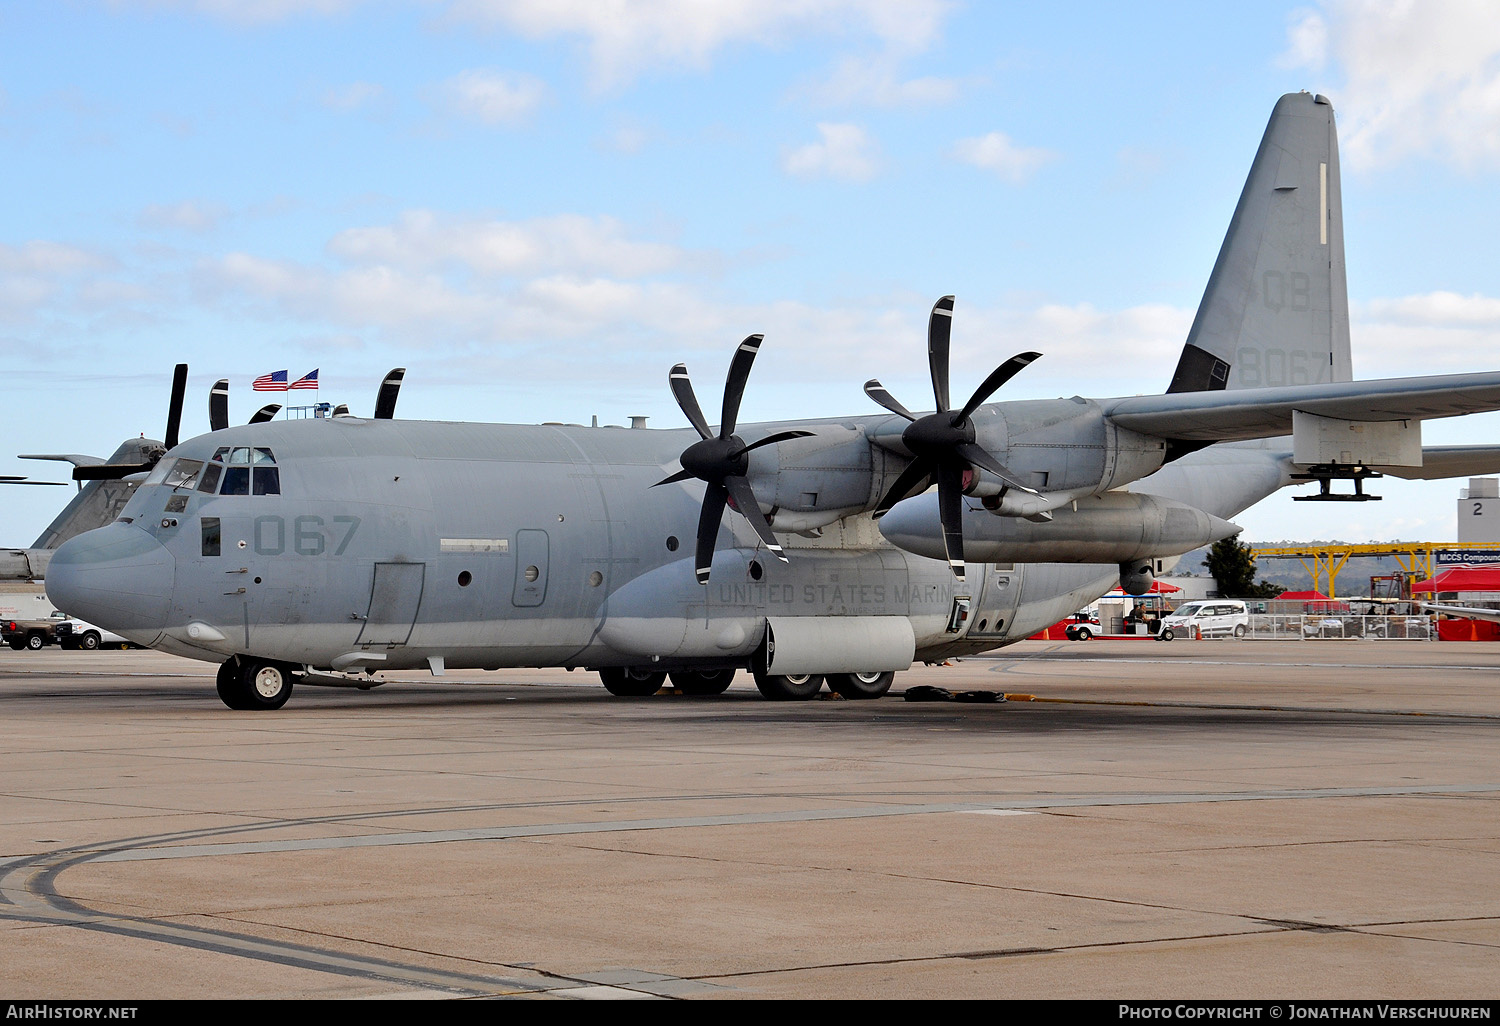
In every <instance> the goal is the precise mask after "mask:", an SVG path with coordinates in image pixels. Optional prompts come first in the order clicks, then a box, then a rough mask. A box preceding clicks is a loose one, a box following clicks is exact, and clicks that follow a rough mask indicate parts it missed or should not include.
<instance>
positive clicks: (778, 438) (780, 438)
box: [740, 431, 812, 454]
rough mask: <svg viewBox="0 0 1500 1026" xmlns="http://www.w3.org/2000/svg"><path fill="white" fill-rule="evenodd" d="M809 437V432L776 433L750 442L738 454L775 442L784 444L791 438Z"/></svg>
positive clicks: (810, 434) (810, 435) (810, 433)
mask: <svg viewBox="0 0 1500 1026" xmlns="http://www.w3.org/2000/svg"><path fill="white" fill-rule="evenodd" d="M811 437H812V432H811V431H778V432H776V433H775V434H774V435H767V436H766V437H764V438H762V439H760V440H759V441H757V442H751V443H750V444H749V445H747V446H745V447H744V448H743V449H741V450H740V454H744V453H747V452H750V451H751V450H752V449H759V448H760V447H761V446H763V445H775V444H776V443H777V442H785V441H789V440H790V439H793V438H811Z"/></svg>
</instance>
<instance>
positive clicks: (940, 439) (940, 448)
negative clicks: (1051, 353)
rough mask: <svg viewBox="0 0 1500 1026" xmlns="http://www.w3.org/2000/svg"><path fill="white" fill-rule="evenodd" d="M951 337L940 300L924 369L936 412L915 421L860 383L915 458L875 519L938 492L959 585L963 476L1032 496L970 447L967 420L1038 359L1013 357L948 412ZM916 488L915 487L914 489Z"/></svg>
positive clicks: (948, 307) (945, 302) (881, 391)
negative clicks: (989, 479)
mask: <svg viewBox="0 0 1500 1026" xmlns="http://www.w3.org/2000/svg"><path fill="white" fill-rule="evenodd" d="M952 334H953V297H952V296H944V297H943V298H942V299H939V300H938V301H937V302H936V303H935V304H933V307H932V315H931V317H929V318H928V321H927V365H928V368H929V370H930V372H931V374H932V393H933V396H934V398H935V399H936V400H937V412H935V413H930V414H928V415H927V416H925V417H918V416H916V415H915V414H914V413H912V412H911V411H910V410H908V409H907V408H906V407H905V406H902V405H901V403H899V402H898V401H897V400H896V398H895V396H893V395H891V393H889V392H887V391H886V390H885V388H884V387H882V386H881V384H880V382H879V381H877V380H875V379H874V378H871V379H870V380H869V381H867V382H865V395H867V396H869V397H870V398H871V399H873V400H875V402H877V403H879V404H880V405H881V406H883V407H885V408H886V409H887V410H890V411H891V412H892V413H894V414H896V415H897V416H898V417H904V418H906V419H907V420H909V421H911V423H910V424H908V425H907V427H906V430H905V431H903V432H901V441H902V443H903V444H904V445H905V446H906V448H907V449H909V450H910V451H911V454H912V456H913V457H915V458H914V459H913V460H912V461H911V463H910V465H908V466H907V468H906V469H905V470H903V471H902V472H901V475H900V476H899V477H897V478H896V482H895V483H894V484H893V485H891V487H890V489H889V490H887V491H886V493H885V495H884V497H882V498H881V500H880V502H879V504H878V505H877V506H876V507H875V511H874V515H875V517H876V518H877V519H879V518H880V517H882V516H884V515H885V514H886V513H887V512H888V511H889V510H890V508H891V507H892V506H894V505H895V504H896V503H898V502H900V501H901V500H902V499H904V498H906V497H907V496H909V495H911V494H913V493H914V492H916V491H921V490H925V489H926V488H928V487H929V486H930V485H931V484H932V483H933V482H934V481H936V482H937V486H938V513H939V516H940V518H941V519H942V523H943V547H944V550H945V551H946V552H947V553H948V566H949V568H950V569H951V570H952V571H953V574H954V576H955V577H957V578H958V579H959V580H960V581H962V580H963V578H964V536H963V490H964V476H965V474H967V473H971V472H973V471H974V470H976V469H982V470H986V471H988V472H989V473H991V474H993V475H995V476H996V477H998V478H999V479H1000V480H1001V481H1002V482H1004V484H1005V486H1006V487H1007V488H1015V489H1017V490H1018V491H1022V492H1026V493H1027V494H1029V495H1036V494H1038V493H1037V491H1036V489H1034V488H1028V487H1027V486H1026V485H1024V484H1022V483H1021V482H1020V481H1018V480H1017V479H1016V477H1015V475H1014V474H1012V473H1011V472H1010V471H1009V470H1007V469H1006V467H1005V465H1004V464H1003V463H1001V462H1000V461H999V460H997V459H996V458H995V457H994V456H992V455H991V454H990V453H989V452H988V451H987V450H986V449H985V448H984V447H983V446H981V445H979V444H978V443H977V442H976V441H975V438H976V433H975V430H974V421H973V420H972V419H971V415H972V414H973V412H974V411H975V410H977V409H978V408H979V407H980V406H981V405H983V403H984V402H985V400H987V399H988V398H989V397H990V396H992V395H994V393H995V392H996V390H998V389H999V388H1000V386H1001V385H1003V384H1005V383H1006V382H1007V381H1009V380H1010V379H1011V378H1013V377H1015V376H1016V374H1018V373H1020V371H1021V370H1022V369H1023V368H1025V367H1026V366H1027V365H1028V364H1030V363H1031V362H1032V361H1033V360H1035V359H1036V358H1037V357H1039V356H1041V355H1042V354H1041V353H1018V354H1017V355H1015V356H1012V357H1011V358H1010V359H1009V360H1006V361H1005V362H1004V363H1002V364H1001V365H1000V366H999V367H996V368H995V369H994V371H993V372H991V374H990V376H989V377H987V378H985V379H984V382H983V384H981V385H980V386H979V387H978V388H977V389H975V390H974V394H973V395H972V396H970V397H969V401H968V402H967V403H965V404H964V406H963V409H961V410H958V411H957V412H954V411H953V410H951V409H950V408H949V397H948V349H949V342H950V340H951V337H952ZM919 486H920V487H919Z"/></svg>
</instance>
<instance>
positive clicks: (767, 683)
mask: <svg viewBox="0 0 1500 1026" xmlns="http://www.w3.org/2000/svg"><path fill="white" fill-rule="evenodd" d="M755 686H756V687H757V688H759V689H760V693H761V694H762V695H765V696H766V697H767V698H769V699H771V700H772V701H774V702H797V701H804V700H806V699H809V698H812V697H813V696H814V695H816V694H817V693H818V692H819V691H822V690H823V675H822V674H819V673H786V674H783V673H756V675H755Z"/></svg>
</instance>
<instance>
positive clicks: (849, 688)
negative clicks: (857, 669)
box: [828, 670, 896, 698]
mask: <svg viewBox="0 0 1500 1026" xmlns="http://www.w3.org/2000/svg"><path fill="white" fill-rule="evenodd" d="M895 679H896V674H895V673H894V672H893V671H891V670H886V671H885V672H883V673H830V674H829V675H828V686H829V687H830V688H832V689H833V690H834V692H835V693H836V694H839V695H842V696H843V697H844V698H879V697H880V696H881V695H883V694H885V693H886V692H887V691H889V690H891V682H892V681H894V680H895Z"/></svg>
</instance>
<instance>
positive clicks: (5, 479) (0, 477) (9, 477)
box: [0, 474, 68, 485]
mask: <svg viewBox="0 0 1500 1026" xmlns="http://www.w3.org/2000/svg"><path fill="white" fill-rule="evenodd" d="M67 483H68V482H66V481H33V480H31V479H30V478H29V477H25V476H22V475H17V474H0V484H14V485H65V484H67Z"/></svg>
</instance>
